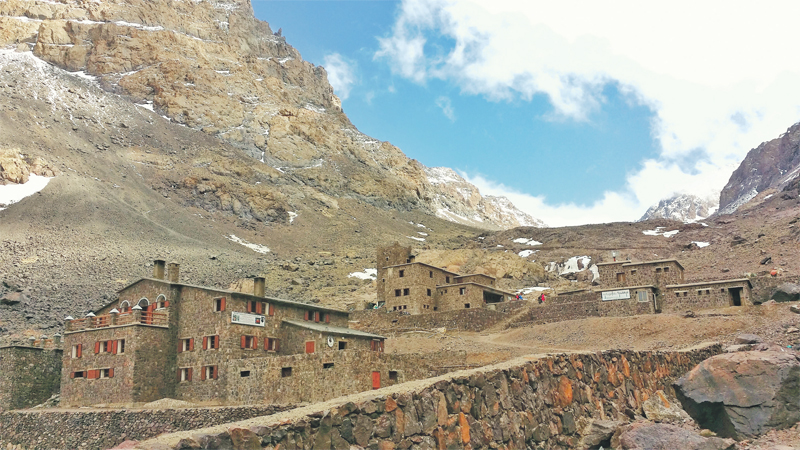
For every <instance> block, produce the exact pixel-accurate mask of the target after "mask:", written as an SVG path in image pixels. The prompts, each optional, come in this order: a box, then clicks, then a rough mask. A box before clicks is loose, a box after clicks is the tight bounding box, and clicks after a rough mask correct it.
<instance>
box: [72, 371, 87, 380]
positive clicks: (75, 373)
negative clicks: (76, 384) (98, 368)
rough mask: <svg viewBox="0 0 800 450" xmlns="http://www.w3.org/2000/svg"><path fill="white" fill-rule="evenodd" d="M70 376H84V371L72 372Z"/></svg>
mask: <svg viewBox="0 0 800 450" xmlns="http://www.w3.org/2000/svg"><path fill="white" fill-rule="evenodd" d="M72 378H86V372H84V371H80V372H72Z"/></svg>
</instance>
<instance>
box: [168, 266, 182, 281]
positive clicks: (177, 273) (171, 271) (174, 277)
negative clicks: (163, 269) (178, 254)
mask: <svg viewBox="0 0 800 450" xmlns="http://www.w3.org/2000/svg"><path fill="white" fill-rule="evenodd" d="M167 276H168V277H169V282H170V283H178V282H179V280H180V278H181V265H180V264H177V263H169V265H168V266H167Z"/></svg>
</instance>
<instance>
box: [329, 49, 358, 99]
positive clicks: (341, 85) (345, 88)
mask: <svg viewBox="0 0 800 450" xmlns="http://www.w3.org/2000/svg"><path fill="white" fill-rule="evenodd" d="M323 61H324V63H323V66H324V67H325V71H327V72H328V82H330V83H331V86H333V90H334V91H335V92H336V95H338V96H339V98H341V99H342V100H346V99H347V97H349V96H350V88H352V87H353V84H355V82H356V77H355V70H354V69H353V63H352V62H351V61H348V60H346V59H345V58H344V57H343V56H342V55H340V54H338V53H332V54H330V55H325V58H324V60H323Z"/></svg>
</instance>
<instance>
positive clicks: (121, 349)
mask: <svg viewBox="0 0 800 450" xmlns="http://www.w3.org/2000/svg"><path fill="white" fill-rule="evenodd" d="M114 350H115V351H114V353H116V354H118V355H121V354H123V353H125V339H120V340H118V341H117V348H115V349H114Z"/></svg>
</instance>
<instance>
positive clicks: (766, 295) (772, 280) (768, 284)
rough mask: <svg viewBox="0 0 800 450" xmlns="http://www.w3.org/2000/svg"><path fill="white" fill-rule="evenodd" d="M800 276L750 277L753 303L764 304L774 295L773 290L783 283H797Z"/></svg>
mask: <svg viewBox="0 0 800 450" xmlns="http://www.w3.org/2000/svg"><path fill="white" fill-rule="evenodd" d="M798 279H800V276H798V275H791V274H782V275H780V276H775V277H772V276H769V275H767V276H761V277H752V278H750V282H751V283H753V292H752V297H751V298H752V299H753V303H757V304H758V303H764V302H766V301H768V300H769V299H771V298H772V294H774V293H775V288H776V287H778V286H780V285H781V284H783V283H797V282H798Z"/></svg>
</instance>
